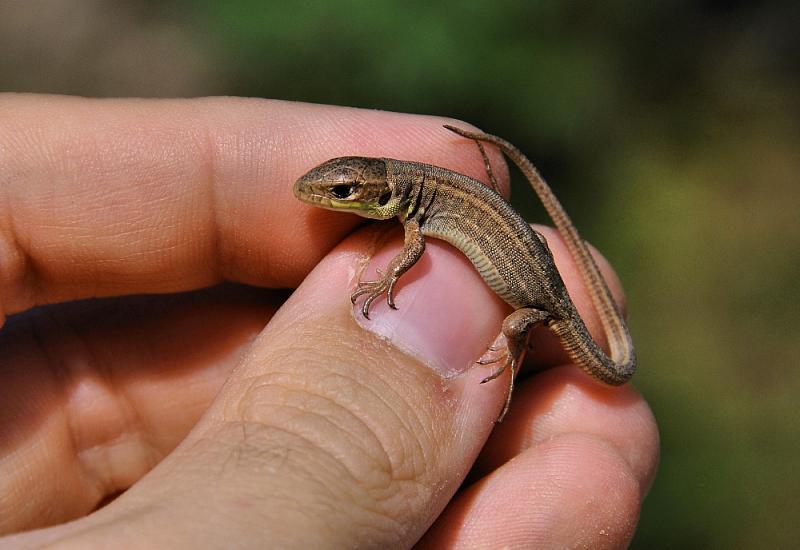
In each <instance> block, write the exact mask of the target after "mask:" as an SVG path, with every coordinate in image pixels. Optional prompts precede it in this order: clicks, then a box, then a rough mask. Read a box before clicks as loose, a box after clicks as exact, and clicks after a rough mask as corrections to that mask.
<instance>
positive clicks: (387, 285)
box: [350, 272, 398, 319]
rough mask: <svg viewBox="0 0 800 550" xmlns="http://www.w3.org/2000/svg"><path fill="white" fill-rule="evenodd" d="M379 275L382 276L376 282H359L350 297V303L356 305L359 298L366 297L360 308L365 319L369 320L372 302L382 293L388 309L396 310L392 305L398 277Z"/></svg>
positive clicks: (393, 304)
mask: <svg viewBox="0 0 800 550" xmlns="http://www.w3.org/2000/svg"><path fill="white" fill-rule="evenodd" d="M379 275H382V278H381V279H379V280H377V281H359V283H358V286H357V287H356V290H355V292H353V293H352V294H351V295H350V302H351V303H353V304H355V303H356V300H357V299H358V297H359V296H364V295H366V296H367V299H366V300H364V305H363V306H361V314H362V315H364V317H366V318H367V319H369V308H370V306H372V302H374V301H375V300H376V299H377V298H379V297H380V296H381V295H383V294H384V293H385V294H386V303H387V304H389V307H390V308H392V309H397V306H396V305H395V303H394V287H395V285H396V284H397V280H398V277H393V276H391V275H389V276H387V275H383V274H382V273H380V272H379Z"/></svg>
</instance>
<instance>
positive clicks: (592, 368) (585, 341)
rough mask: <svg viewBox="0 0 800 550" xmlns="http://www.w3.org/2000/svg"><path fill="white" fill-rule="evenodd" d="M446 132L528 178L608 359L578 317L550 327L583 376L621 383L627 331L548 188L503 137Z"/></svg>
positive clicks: (629, 346)
mask: <svg viewBox="0 0 800 550" xmlns="http://www.w3.org/2000/svg"><path fill="white" fill-rule="evenodd" d="M444 127H445V128H447V129H448V130H450V131H451V132H455V133H456V134H458V135H460V136H463V137H465V138H468V139H472V140H475V141H485V142H487V143H491V144H492V145H495V146H496V147H498V148H499V149H500V150H501V151H502V152H503V153H504V154H505V155H506V156H507V157H508V158H509V159H511V161H512V162H513V163H514V164H516V165H517V167H518V168H519V169H520V171H521V172H522V173H523V175H524V176H525V177H526V178H527V179H528V182H530V184H531V187H532V188H533V190H534V191H535V192H536V194H537V195H538V197H539V200H541V201H542V204H543V205H544V208H545V210H546V211H547V213H548V215H549V216H550V219H552V220H553V224H554V225H555V226H556V229H557V230H558V232H559V234H560V235H561V237H562V238H563V239H564V242H565V243H566V245H567V248H568V250H569V252H570V255H571V256H572V258H573V259H574V260H575V263H576V265H577V267H578V271H579V272H580V274H581V277H582V278H583V281H584V283H585V284H586V287H587V288H588V290H589V295H590V296H591V299H592V304H593V305H594V307H595V309H597V312H598V314H599V315H600V320H601V321H602V324H603V331H604V332H605V334H606V339H607V340H608V345H609V349H610V352H611V357H610V358H609V357H608V356H607V355H606V354H605V353H604V352H603V350H602V349H601V348H600V346H598V345H597V343H596V342H595V341H594V340H593V339H592V338H591V337H590V336H589V331H588V330H587V329H586V325H585V324H584V323H583V321H581V320H580V316H578V315H577V314H576V315H575V316H573V318H574V319H577V321H564V322H562V323H561V324H560V325H559V324H558V323H553V324H552V325H551V329H553V331H554V332H556V334H558V335H559V336H560V337H561V341H562V342H563V343H564V346H565V348H566V350H567V352H568V353H569V354H570V356H571V357H572V359H573V360H574V361H575V362H576V363H578V364H579V365H580V366H581V367H582V368H583V369H584V370H585V371H586V372H587V373H589V374H591V375H592V376H594V377H595V378H598V379H600V380H602V381H604V382H606V383H608V384H612V385H620V384H624V383H625V382H626V381H628V380H629V379H630V377H631V376H632V375H633V372H634V371H635V370H636V354H635V352H634V349H633V341H632V340H631V336H630V333H629V332H628V327H627V326H626V325H625V321H624V320H623V318H622V313H621V312H620V310H619V308H618V307H617V304H616V302H615V301H614V298H613V297H612V296H611V291H610V290H609V289H608V285H607V284H606V281H605V279H604V278H603V276H602V274H601V273H600V270H599V269H598V267H597V264H596V263H595V261H594V258H593V257H592V255H591V253H590V252H589V249H588V247H587V246H586V243H585V242H584V241H583V239H581V236H580V235H579V234H578V230H577V229H576V228H575V225H574V224H573V223H572V221H571V220H570V218H569V215H568V214H567V212H566V210H564V207H563V206H561V203H560V202H559V200H558V199H557V198H556V196H555V194H554V193H553V191H552V190H551V189H550V186H549V185H547V183H545V181H544V179H542V177H541V175H539V171H538V170H537V169H536V167H535V166H534V165H533V163H532V162H531V161H530V160H529V159H528V157H526V156H525V155H524V154H522V152H521V151H520V150H519V149H517V148H516V147H514V146H513V145H512V144H511V143H509V142H508V141H506V140H504V139H503V138H500V137H497V136H493V135H491V134H485V133H482V132H471V131H468V130H462V129H461V128H457V127H455V126H450V125H447V124H445V125H444ZM570 331H573V332H572V336H571V337H570V336H568V334H567V333H568V332H570ZM584 336H585V338H584Z"/></svg>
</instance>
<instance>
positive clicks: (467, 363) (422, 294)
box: [353, 234, 508, 378]
mask: <svg viewBox="0 0 800 550" xmlns="http://www.w3.org/2000/svg"><path fill="white" fill-rule="evenodd" d="M402 247H403V239H402V234H397V235H393V236H391V237H390V238H389V239H388V240H387V241H386V242H385V244H384V245H383V246H382V247H381V248H380V250H379V251H378V252H377V253H376V254H375V256H373V257H372V258H371V259H370V261H369V262H368V264H367V267H366V268H365V269H364V270H363V271H362V272H361V273H360V280H362V281H366V280H374V279H378V278H379V276H378V275H377V273H376V271H375V270H376V269H380V270H382V271H385V267H386V266H387V264H388V263H389V262H390V261H391V259H392V258H393V257H394V256H395V255H396V254H398V253H399V252H400V250H401V249H402ZM354 286H355V282H354ZM394 297H395V305H396V306H397V309H391V308H389V306H388V304H387V302H386V296H385V295H384V296H381V297H379V298H377V299H376V300H375V301H374V302H373V303H372V307H371V308H370V310H369V317H370V318H369V319H366V318H364V316H363V315H362V313H361V306H362V304H363V303H364V299H365V297H364V296H362V297H360V298H359V299H358V300H357V301H356V304H355V306H354V307H353V315H355V318H356V320H357V322H358V323H359V324H360V325H361V326H362V327H363V328H364V329H366V330H368V331H370V332H372V333H374V334H377V335H379V336H381V337H383V338H385V339H387V340H388V341H390V342H391V343H392V344H393V345H395V346H396V347H398V348H399V349H401V350H402V351H404V352H405V353H408V354H409V355H411V356H413V357H415V358H417V359H419V360H420V361H421V362H423V363H424V364H426V365H428V366H429V367H431V368H432V369H433V370H435V371H436V372H438V373H439V374H440V375H441V376H443V377H446V378H447V377H452V376H455V375H458V374H461V373H463V372H465V371H467V370H469V369H470V368H472V367H474V366H475V361H476V360H477V359H479V358H480V357H481V356H483V355H484V354H485V353H486V350H487V348H488V347H489V345H490V344H491V343H492V341H493V340H494V338H495V337H496V336H497V334H498V333H499V332H500V326H501V324H502V322H503V318H504V317H505V315H507V313H508V311H507V306H506V305H505V304H504V303H503V301H502V300H500V298H499V297H497V295H495V294H494V293H493V292H492V290H491V289H489V287H488V286H487V285H486V283H485V282H484V281H483V279H482V278H481V276H480V275H479V274H478V272H477V270H476V269H475V267H474V266H473V265H472V264H471V263H470V262H469V260H467V259H466V257H464V255H463V254H461V252H459V251H458V250H456V249H455V248H453V247H451V246H449V245H447V244H446V243H443V242H442V241H438V240H436V239H427V240H426V248H425V253H424V255H423V256H422V258H421V259H420V260H419V261H418V262H417V263H416V264H415V265H414V266H413V267H412V268H411V269H410V270H409V271H408V272H406V273H405V274H404V275H403V276H402V277H401V278H400V281H399V282H398V284H397V287H396V288H395V293H394Z"/></svg>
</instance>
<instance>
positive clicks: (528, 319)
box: [481, 307, 552, 423]
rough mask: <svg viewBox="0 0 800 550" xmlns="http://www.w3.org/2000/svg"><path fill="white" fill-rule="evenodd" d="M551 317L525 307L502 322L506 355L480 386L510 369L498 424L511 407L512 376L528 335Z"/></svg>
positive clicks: (517, 366)
mask: <svg viewBox="0 0 800 550" xmlns="http://www.w3.org/2000/svg"><path fill="white" fill-rule="evenodd" d="M551 317H552V316H551V315H550V313H549V312H547V311H544V310H542V309H536V308H532V307H526V308H521V309H518V310H516V311H515V312H513V313H512V314H511V315H509V316H508V317H506V318H505V320H504V321H503V336H505V338H506V347H507V352H506V353H507V355H506V356H505V357H503V364H502V366H500V368H498V369H497V370H495V371H494V372H493V373H492V374H490V375H489V376H487V377H486V378H484V379H483V380H482V381H481V384H483V383H486V382H489V381H490V380H494V379H495V378H497V377H499V376H500V375H501V374H503V372H505V370H506V369H507V368H509V367H511V373H510V376H509V381H508V394H507V395H506V402H505V404H504V405H503V410H502V411H501V412H500V415H499V416H498V417H497V422H498V423H499V422H502V421H503V418H505V416H506V413H507V412H508V408H509V406H510V405H511V394H512V392H513V390H514V375H516V374H517V371H518V370H519V367H520V366H521V365H522V361H523V360H524V359H525V352H526V351H527V349H528V333H529V332H530V330H531V328H533V326H535V325H537V324H539V323H543V322H545V321H547V320H548V319H550V318H551ZM498 360H499V358H498ZM490 362H496V361H490Z"/></svg>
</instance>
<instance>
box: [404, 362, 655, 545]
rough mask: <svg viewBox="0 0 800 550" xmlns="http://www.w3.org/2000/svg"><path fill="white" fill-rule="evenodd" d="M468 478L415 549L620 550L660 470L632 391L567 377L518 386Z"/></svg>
mask: <svg viewBox="0 0 800 550" xmlns="http://www.w3.org/2000/svg"><path fill="white" fill-rule="evenodd" d="M519 389H520V391H519V392H518V394H517V396H516V401H515V403H514V405H515V408H514V409H513V410H512V411H511V412H510V413H509V415H508V417H507V419H506V421H505V422H504V423H503V425H501V426H499V427H498V429H496V430H495V432H494V433H493V434H492V437H491V438H490V440H489V442H488V444H487V446H486V447H485V449H484V451H483V453H482V455H481V458H480V460H479V462H478V464H477V465H476V468H475V470H474V471H473V475H475V476H481V477H480V479H478V480H477V481H476V482H475V483H473V484H471V485H469V486H468V487H467V488H466V489H465V490H463V491H462V492H461V493H459V495H458V496H457V497H456V498H455V499H454V500H453V501H452V502H451V504H450V505H449V506H448V508H447V510H446V511H445V512H444V513H443V514H442V516H440V517H439V519H437V521H436V523H435V524H434V526H433V527H432V528H431V530H430V531H429V532H428V533H427V534H426V536H425V538H424V539H423V543H422V544H420V547H421V548H483V547H488V546H499V547H510V548H516V547H519V548H574V547H585V548H624V547H626V546H627V544H628V543H629V541H630V538H631V537H632V536H633V531H634V528H635V526H636V522H637V518H638V514H639V508H640V505H641V500H642V499H643V498H644V495H645V493H646V491H647V489H648V488H649V486H650V484H651V483H652V479H653V476H654V473H655V469H656V465H657V461H658V432H657V429H656V427H655V422H654V420H653V416H652V414H651V412H650V410H649V408H648V407H647V405H646V404H645V403H644V401H643V400H642V398H641V396H640V395H639V394H638V393H636V391H635V390H634V389H633V388H632V387H630V386H625V387H623V388H603V387H600V386H598V385H597V384H595V383H593V382H592V381H591V380H590V379H588V378H587V377H586V376H585V375H584V374H583V373H581V372H579V371H578V370H577V369H576V368H575V367H563V368H559V369H553V370H551V371H548V372H546V373H543V374H541V375H538V376H536V377H534V378H531V379H529V380H527V381H526V382H525V383H523V384H521V387H520V388H519Z"/></svg>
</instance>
